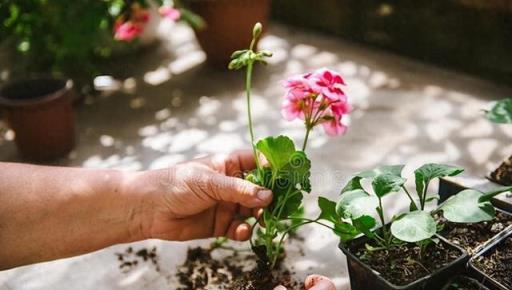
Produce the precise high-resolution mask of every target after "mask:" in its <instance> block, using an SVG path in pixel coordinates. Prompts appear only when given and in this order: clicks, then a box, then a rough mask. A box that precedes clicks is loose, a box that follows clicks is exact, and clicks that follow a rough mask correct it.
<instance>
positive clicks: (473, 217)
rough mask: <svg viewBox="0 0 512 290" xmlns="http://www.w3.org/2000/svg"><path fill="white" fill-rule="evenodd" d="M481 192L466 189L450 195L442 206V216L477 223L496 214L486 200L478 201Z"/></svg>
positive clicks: (460, 221) (462, 221)
mask: <svg viewBox="0 0 512 290" xmlns="http://www.w3.org/2000/svg"><path fill="white" fill-rule="evenodd" d="M482 196H484V194H483V193H481V192H480V191H477V190H474V189H466V190H463V191H461V192H459V193H458V194H457V195H454V196H452V197H450V198H449V199H448V200H447V201H446V202H445V203H444V204H443V205H442V206H441V208H440V209H441V210H442V211H443V216H444V217H445V218H446V219H447V220H449V221H451V222H454V223H478V222H482V221H489V220H492V219H493V218H494V215H495V214H496V212H495V210H494V207H493V206H492V204H491V203H490V202H489V201H488V200H484V201H480V198H481V197H482Z"/></svg>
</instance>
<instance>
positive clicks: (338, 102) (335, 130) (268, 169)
mask: <svg viewBox="0 0 512 290" xmlns="http://www.w3.org/2000/svg"><path fill="white" fill-rule="evenodd" d="M261 31H262V26H261V24H259V23H257V24H256V25H255V26H254V29H253V33H252V41H251V44H250V46H249V48H248V49H244V50H239V51H235V52H234V53H233V55H232V61H231V62H230V63H229V69H232V70H238V69H242V68H245V69H246V77H245V79H246V82H245V85H246V87H245V91H246V97H247V114H248V123H249V134H250V138H251V145H252V149H253V151H254V156H255V160H256V163H257V166H256V167H257V168H256V169H255V170H253V171H252V172H249V173H248V174H247V176H246V179H247V180H249V181H251V182H253V183H255V184H258V185H261V186H264V187H266V188H269V189H271V190H272V192H273V194H274V198H273V201H272V203H271V204H270V205H269V206H268V207H267V208H265V209H264V210H263V214H262V216H261V217H260V218H259V220H258V222H255V223H254V225H253V228H256V227H258V229H257V231H256V236H255V238H254V240H253V239H252V238H251V245H252V248H253V250H254V252H255V253H256V254H257V255H258V257H260V259H261V260H262V261H265V262H266V264H267V265H268V266H269V267H270V268H273V267H274V266H276V265H277V262H278V259H279V257H280V256H281V254H282V252H283V242H284V240H285V238H286V236H287V235H289V234H290V233H292V232H293V231H295V230H296V229H297V228H299V227H300V226H303V225H305V224H309V223H317V224H321V225H324V226H326V227H329V228H331V229H333V230H335V228H333V227H331V226H329V225H325V224H323V223H321V222H320V221H319V219H314V220H313V219H307V218H304V217H302V216H303V213H304V209H303V207H302V199H303V195H304V194H305V193H309V192H311V184H310V175H311V173H310V169H311V162H310V160H309V159H308V157H307V155H306V153H305V150H306V148H307V142H308V137H309V133H310V131H311V130H312V129H313V128H314V127H315V126H317V125H320V124H321V125H322V126H323V127H324V130H325V132H326V133H327V134H329V135H340V134H343V133H344V132H345V129H346V125H344V123H343V120H342V119H343V117H344V116H346V115H347V114H348V111H349V106H348V103H347V98H346V96H345V94H344V93H343V91H342V90H341V86H342V85H344V82H343V79H342V78H341V76H340V75H339V74H337V73H336V72H333V71H330V70H328V69H320V70H317V71H315V72H313V73H307V74H304V75H298V76H293V77H291V78H289V79H288V80H287V81H286V88H287V89H288V92H287V94H286V96H285V101H284V104H283V107H282V113H283V116H284V117H285V118H286V119H288V120H293V119H296V118H298V119H301V120H302V121H303V122H304V125H305V128H306V133H305V137H304V143H303V146H302V150H298V149H297V148H296V147H295V144H294V142H293V141H292V140H291V139H290V138H288V137H287V136H283V135H281V136H277V137H266V138H264V139H261V140H259V141H258V142H256V141H255V133H254V128H253V119H252V108H251V90H252V87H251V85H252V72H253V67H254V64H255V63H258V62H260V63H265V59H266V58H268V57H270V56H271V55H272V53H271V52H269V51H265V50H263V51H257V50H256V47H255V45H256V42H257V39H258V38H259V37H260V34H261ZM261 157H264V159H266V161H267V162H268V164H264V163H263V162H262V161H261V159H263V158H261ZM260 223H261V224H263V225H264V226H263V227H262V226H259V224H260Z"/></svg>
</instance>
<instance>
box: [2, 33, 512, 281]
mask: <svg viewBox="0 0 512 290" xmlns="http://www.w3.org/2000/svg"><path fill="white" fill-rule="evenodd" d="M170 35H171V37H170V41H169V42H167V41H166V42H165V43H164V44H162V46H161V47H160V48H159V49H157V50H152V51H149V52H147V53H145V54H142V55H140V56H139V57H131V58H126V59H123V60H119V61H117V62H116V63H115V64H114V65H113V66H112V67H110V70H111V71H112V76H114V77H115V78H116V79H118V80H119V81H120V82H119V83H118V85H119V87H120V90H119V91H116V92H112V93H108V94H107V93H105V94H104V95H103V96H102V97H96V98H87V99H86V101H85V102H86V104H85V105H81V106H78V107H77V108H76V113H77V127H78V140H79V142H78V146H77V148H76V150H75V151H74V152H73V153H72V154H70V156H69V158H66V159H64V160H61V161H59V162H58V164H61V165H66V166H83V167H92V168H99V167H112V168H120V169H124V170H142V169H151V168H161V167H165V166H168V165H170V164H173V163H176V162H180V161H183V160H188V159H191V158H193V157H195V156H198V155H203V154H213V153H218V152H226V151H230V150H233V149H237V148H242V147H247V146H248V135H247V129H246V117H245V103H244V98H243V76H242V75H241V74H240V73H235V72H228V71H216V70H212V69H209V68H208V67H207V66H205V65H204V64H202V62H203V60H204V58H205V56H204V54H203V53H202V52H201V51H200V50H199V49H198V47H197V44H196V43H195V40H194V39H193V33H192V32H191V31H190V30H189V29H188V28H187V27H182V26H178V27H174V28H173V29H172V30H171V33H170ZM261 46H262V47H265V48H267V49H269V50H272V51H273V52H274V53H275V55H274V57H273V58H272V59H271V62H270V65H269V66H267V67H259V68H258V69H257V70H256V73H255V82H254V95H255V97H254V111H255V114H254V115H255V116H254V117H255V123H256V132H257V135H258V136H260V137H263V136H267V135H277V134H287V135H289V136H292V137H294V138H296V140H297V142H300V141H301V138H302V134H303V131H302V127H301V124H300V123H295V122H294V123H288V122H285V121H284V120H282V118H281V116H280V113H279V107H278V106H279V104H280V102H281V96H282V95H283V92H284V90H283V88H282V87H281V84H280V81H281V80H283V79H284V78H286V77H287V76H289V75H292V74H296V73H302V72H306V71H308V70H312V69H315V68H319V67H323V66H327V67H330V68H332V69H335V70H338V71H340V72H341V73H342V74H343V76H344V77H345V80H346V82H347V84H348V87H347V89H346V92H347V94H348V96H349V98H350V99H351V101H352V103H353V104H354V107H355V111H354V112H353V114H352V124H351V127H350V130H349V132H348V134H346V135H345V136H343V137H340V138H335V139H331V138H328V137H326V136H325V135H324V134H323V132H321V131H320V130H319V131H316V132H314V133H313V135H312V139H311V143H310V144H311V147H310V149H309V152H308V154H309V156H310V158H311V160H312V163H313V169H312V171H313V175H312V180H313V193H312V194H311V196H309V197H307V198H306V203H307V204H306V211H307V214H308V215H311V216H314V215H316V214H317V209H316V197H317V196H318V195H326V196H329V197H332V198H335V197H336V195H337V193H338V191H339V189H340V188H341V186H342V184H343V182H344V181H346V180H347V178H348V177H349V175H350V174H351V173H354V172H356V171H359V170H362V169H368V168H372V167H374V166H376V165H379V164H390V163H406V164H407V167H406V174H407V173H410V172H412V170H413V169H414V168H415V167H417V166H419V165H420V164H422V163H423V162H446V163H453V164H458V165H461V166H464V167H465V168H466V169H467V172H469V173H470V174H471V175H483V174H485V173H486V172H487V169H488V168H489V166H491V165H492V164H493V163H496V162H498V161H499V160H500V159H501V158H503V157H505V156H508V155H509V154H511V153H512V143H511V142H510V140H511V139H512V126H497V125H493V124H491V123H489V122H487V121H486V120H485V119H484V118H483V116H482V112H481V110H482V109H485V108H488V107H489V102H491V101H492V100H495V99H498V98H502V97H510V96H512V89H511V88H510V87H508V88H507V87H504V86H500V85H496V84H492V83H489V82H485V81H482V80H479V79H476V78H473V77H468V76H465V75H461V74H458V73H455V72H452V71H447V70H444V69H440V68H437V67H432V66H429V65H425V64H422V63H418V62H416V61H413V60H409V59H405V58H402V57H400V56H395V55H391V54H387V53H384V52H382V51H380V50H375V49H371V48H367V47H365V46H361V45H358V44H353V43H349V42H346V41H342V40H339V39H336V38H330V37H326V36H322V35H318V34H313V33H311V32H304V31H297V30H295V29H291V28H289V27H284V26H280V25H273V26H272V27H271V28H270V31H269V33H268V34H267V35H266V36H265V38H264V39H263V41H262V42H261ZM2 135H3V136H2V137H1V139H0V160H2V161H18V157H17V156H16V152H15V148H14V145H13V143H12V141H9V140H8V139H11V138H12V133H10V132H7V133H6V132H5V131H4V132H3V133H2ZM411 181H412V183H410V185H411V186H412V185H413V180H412V178H410V182H411ZM432 190H435V188H433V189H432ZM386 205H387V208H388V211H389V212H388V215H392V214H393V213H396V212H397V211H399V210H400V209H401V208H403V207H404V206H405V203H401V202H399V201H397V199H396V196H389V197H388V198H387V200H386ZM301 234H302V235H303V236H306V240H305V241H304V243H303V244H302V245H301V246H302V247H303V248H304V252H305V256H300V255H295V254H293V253H292V254H291V258H288V259H287V264H289V265H293V266H294V268H295V270H296V271H297V272H298V275H299V276H303V275H304V274H305V273H311V272H318V273H321V274H324V275H327V276H330V277H332V278H334V280H335V281H336V283H337V286H338V288H339V289H349V286H348V277H347V272H346V269H345V261H344V257H343V255H342V254H341V253H340V251H339V250H338V249H337V240H336V239H335V238H334V237H332V235H330V233H329V232H328V231H325V230H324V229H320V228H316V227H314V226H311V227H307V228H306V229H304V230H303V231H302V232H301ZM312 236H314V237H315V238H314V239H312V238H311V237H312ZM144 245H156V246H157V247H158V251H159V252H160V255H161V257H162V261H161V272H160V273H157V272H155V271H154V269H153V268H152V267H145V266H142V267H139V268H138V269H137V270H135V271H132V272H130V273H128V274H122V273H120V272H119V270H118V268H117V266H118V262H117V260H116V258H115V256H114V254H113V253H114V252H116V251H122V250H124V248H125V247H126V246H125V245H121V246H115V247H112V248H109V249H105V250H102V251H99V252H96V253H92V254H89V255H85V256H81V257H76V258H71V259H65V260H60V261H55V262H50V263H45V264H39V265H34V266H28V267H23V268H19V269H14V270H10V271H6V272H1V273H0V285H3V286H0V289H70V288H73V289H94V290H100V289H175V286H173V285H174V284H173V282H172V279H171V278H169V277H171V276H172V271H173V269H175V266H176V264H179V263H180V262H181V261H182V260H183V257H184V251H185V248H186V247H187V246H188V245H189V244H187V243H171V242H163V241H145V242H140V243H138V244H137V245H136V247H139V246H144ZM292 252H293V251H292ZM2 287H3V288H2Z"/></svg>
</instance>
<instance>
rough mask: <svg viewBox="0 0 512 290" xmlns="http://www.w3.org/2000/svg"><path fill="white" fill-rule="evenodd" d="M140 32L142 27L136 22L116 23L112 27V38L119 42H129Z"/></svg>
mask: <svg viewBox="0 0 512 290" xmlns="http://www.w3.org/2000/svg"><path fill="white" fill-rule="evenodd" d="M142 31H143V28H142V26H141V25H140V24H138V23H136V22H133V21H127V22H124V23H123V22H120V21H118V22H117V23H116V25H115V26H114V38H115V39H116V40H121V41H131V40H133V39H134V38H135V37H137V36H139V35H140V34H141V33H142Z"/></svg>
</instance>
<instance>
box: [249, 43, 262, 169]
mask: <svg viewBox="0 0 512 290" xmlns="http://www.w3.org/2000/svg"><path fill="white" fill-rule="evenodd" d="M253 42H254V39H253ZM252 46H253V44H252V42H251V50H252ZM252 68H253V62H252V61H249V63H248V64H247V71H246V75H245V93H246V95H247V118H248V121H249V133H250V135H251V146H252V151H253V154H254V160H255V161H256V167H257V168H258V169H261V167H260V161H259V158H258V152H257V151H256V145H255V144H254V129H253V125H252V113H251V89H252Z"/></svg>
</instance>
